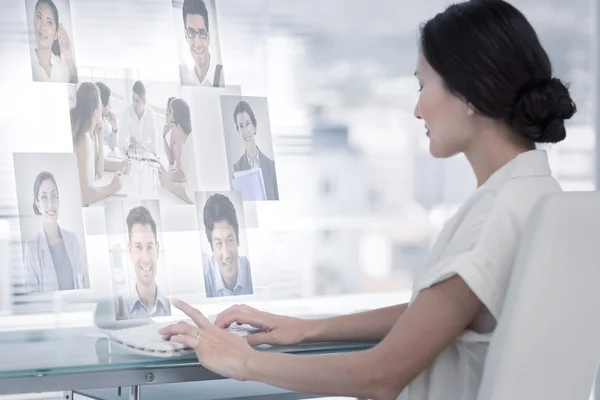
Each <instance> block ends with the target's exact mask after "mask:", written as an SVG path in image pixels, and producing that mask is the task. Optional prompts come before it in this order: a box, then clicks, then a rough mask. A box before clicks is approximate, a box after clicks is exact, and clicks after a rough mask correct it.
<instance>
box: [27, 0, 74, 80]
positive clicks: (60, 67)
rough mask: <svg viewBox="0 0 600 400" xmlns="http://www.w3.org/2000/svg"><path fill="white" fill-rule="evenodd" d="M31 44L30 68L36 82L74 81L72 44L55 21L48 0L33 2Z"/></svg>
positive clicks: (55, 10) (53, 12)
mask: <svg viewBox="0 0 600 400" xmlns="http://www.w3.org/2000/svg"><path fill="white" fill-rule="evenodd" d="M30 31H32V33H33V34H34V38H35V39H34V40H35V41H34V42H32V43H31V68H32V73H33V80H34V81H36V82H61V83H77V67H76V66H75V60H74V57H73V44H72V42H71V39H70V38H69V34H68V33H67V30H66V29H65V27H64V26H63V24H62V23H61V22H60V20H59V13H58V8H57V7H56V4H55V3H54V1H52V0H38V1H37V3H36V4H35V11H34V14H33V24H32V25H30Z"/></svg>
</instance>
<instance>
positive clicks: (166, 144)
mask: <svg viewBox="0 0 600 400" xmlns="http://www.w3.org/2000/svg"><path fill="white" fill-rule="evenodd" d="M167 133H168V126H167V125H165V127H164V128H163V135H162V138H163V147H164V149H165V153H166V154H167V160H169V165H173V164H175V153H174V152H173V149H172V148H171V147H170V146H169V142H167ZM171 134H172V133H171Z"/></svg>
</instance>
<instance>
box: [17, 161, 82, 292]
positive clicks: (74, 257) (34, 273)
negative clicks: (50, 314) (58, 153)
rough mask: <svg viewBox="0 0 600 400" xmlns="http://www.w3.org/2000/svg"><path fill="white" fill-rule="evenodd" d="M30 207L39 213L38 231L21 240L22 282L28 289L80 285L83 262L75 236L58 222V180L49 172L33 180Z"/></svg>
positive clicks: (52, 288) (41, 289) (37, 290)
mask: <svg viewBox="0 0 600 400" xmlns="http://www.w3.org/2000/svg"><path fill="white" fill-rule="evenodd" d="M33 211H34V213H35V215H38V216H41V217H42V224H41V226H40V230H39V232H38V234H37V235H36V236H35V237H33V238H32V239H30V240H29V241H27V243H26V244H25V251H24V260H25V283H26V288H27V290H28V291H30V292H49V291H56V290H75V289H83V288H84V278H83V277H84V273H83V270H84V263H83V259H82V257H81V254H80V250H79V241H78V240H77V236H76V235H75V234H74V233H72V232H70V231H68V230H66V229H63V228H61V227H60V226H59V224H58V219H59V216H60V196H59V190H58V184H57V182H56V179H55V178H54V175H53V174H51V173H50V172H47V171H43V172H40V173H39V174H38V175H37V177H36V178H35V181H34V182H33Z"/></svg>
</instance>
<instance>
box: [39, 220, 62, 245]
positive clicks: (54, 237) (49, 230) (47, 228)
mask: <svg viewBox="0 0 600 400" xmlns="http://www.w3.org/2000/svg"><path fill="white" fill-rule="evenodd" d="M42 225H43V227H44V232H46V238H47V239H48V242H51V243H52V242H57V241H59V240H60V229H58V224H57V223H56V222H46V221H44V222H43V224H42Z"/></svg>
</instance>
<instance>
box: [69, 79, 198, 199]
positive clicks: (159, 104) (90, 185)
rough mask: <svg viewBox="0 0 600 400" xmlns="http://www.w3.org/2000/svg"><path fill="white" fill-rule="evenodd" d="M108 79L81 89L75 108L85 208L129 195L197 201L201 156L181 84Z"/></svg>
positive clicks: (73, 121)
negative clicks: (196, 150) (195, 193)
mask: <svg viewBox="0 0 600 400" xmlns="http://www.w3.org/2000/svg"><path fill="white" fill-rule="evenodd" d="M106 74H107V72H105V73H104V74H98V75H99V76H97V77H96V79H95V81H94V82H91V81H92V80H94V79H92V78H91V77H90V78H89V80H90V81H89V82H83V83H81V84H79V85H78V86H79V87H78V88H77V90H76V94H75V96H74V97H75V101H74V106H73V107H72V110H71V124H72V129H73V140H74V147H75V153H76V154H77V158H78V165H79V168H80V178H81V186H82V198H83V199H84V205H85V206H87V205H100V204H101V202H102V201H103V200H104V199H107V198H108V199H110V198H119V197H123V196H125V197H129V198H137V199H145V198H156V199H160V200H162V201H166V202H171V203H174V204H191V203H192V199H193V198H194V195H193V193H194V191H195V190H197V185H198V183H197V182H198V178H197V168H196V164H195V163H196V160H195V158H196V156H195V148H194V140H193V135H192V126H191V116H190V113H191V112H190V108H189V106H188V104H187V103H186V101H185V100H183V99H181V98H180V94H179V87H178V85H177V84H170V83H162V82H152V81H146V83H144V82H142V81H141V80H127V79H110V78H106ZM85 79H88V77H86V78H85ZM147 86H148V87H147Z"/></svg>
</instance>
